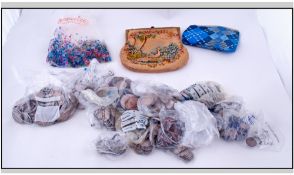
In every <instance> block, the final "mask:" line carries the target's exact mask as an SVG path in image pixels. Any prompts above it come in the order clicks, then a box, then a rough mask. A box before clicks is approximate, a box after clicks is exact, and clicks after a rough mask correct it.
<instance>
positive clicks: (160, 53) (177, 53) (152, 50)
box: [120, 27, 188, 72]
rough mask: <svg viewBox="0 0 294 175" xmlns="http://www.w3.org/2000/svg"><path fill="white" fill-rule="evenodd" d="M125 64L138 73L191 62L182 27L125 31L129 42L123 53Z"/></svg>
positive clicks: (171, 67)
mask: <svg viewBox="0 0 294 175" xmlns="http://www.w3.org/2000/svg"><path fill="white" fill-rule="evenodd" d="M120 57H121V62H122V64H123V65H124V66H125V67H126V68H128V69H130V70H133V71H137V72H167V71H173V70H177V69H179V68H181V67H183V66H184V65H185V64H186V63H187V62H188V51H187V49H186V48H185V47H184V46H183V44H182V42H181V36H180V28H179V27H164V28H154V27H151V28H141V29H128V30H126V43H125V46H124V47H123V48H122V49H121V53H120Z"/></svg>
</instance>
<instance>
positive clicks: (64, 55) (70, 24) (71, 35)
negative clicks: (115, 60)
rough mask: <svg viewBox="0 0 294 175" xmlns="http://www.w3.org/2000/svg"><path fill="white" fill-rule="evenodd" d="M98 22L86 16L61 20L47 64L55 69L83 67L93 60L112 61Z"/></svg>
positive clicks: (49, 50) (51, 45)
mask: <svg viewBox="0 0 294 175" xmlns="http://www.w3.org/2000/svg"><path fill="white" fill-rule="evenodd" d="M96 26H98V25H97V24H96V21H95V20H94V19H92V18H90V17H85V16H68V17H63V18H59V19H58V22H57V25H56V29H55V32H54V36H53V39H52V40H51V41H50V43H49V48H48V55H47V62H48V63H49V64H50V65H52V66H55V67H83V66H87V65H88V64H89V63H90V61H91V60H92V59H95V60H97V61H99V62H109V61H111V57H110V54H109V52H108V50H107V48H106V45H105V43H103V42H101V41H100V40H99V39H101V37H102V35H101V33H99V30H97V28H96Z"/></svg>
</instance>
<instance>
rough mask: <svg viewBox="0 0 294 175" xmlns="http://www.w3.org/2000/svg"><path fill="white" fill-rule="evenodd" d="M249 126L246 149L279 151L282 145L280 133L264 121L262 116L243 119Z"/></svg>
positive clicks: (282, 138)
mask: <svg viewBox="0 0 294 175" xmlns="http://www.w3.org/2000/svg"><path fill="white" fill-rule="evenodd" d="M244 120H245V121H248V123H249V124H250V130H249V133H248V135H247V138H246V140H245V143H246V145H247V146H248V147H251V148H257V149H261V150H271V151H280V150H281V149H282V147H283V145H284V137H283V135H282V133H281V132H280V131H279V130H278V129H277V128H274V127H273V125H271V124H270V123H269V122H267V121H265V120H264V117H263V114H262V113H260V114H252V115H251V116H249V119H248V117H247V118H245V119H244Z"/></svg>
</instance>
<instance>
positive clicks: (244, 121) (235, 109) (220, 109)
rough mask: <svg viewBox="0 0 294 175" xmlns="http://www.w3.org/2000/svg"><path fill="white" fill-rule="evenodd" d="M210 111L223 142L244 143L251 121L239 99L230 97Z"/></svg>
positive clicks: (249, 114) (250, 116)
mask: <svg viewBox="0 0 294 175" xmlns="http://www.w3.org/2000/svg"><path fill="white" fill-rule="evenodd" d="M210 111H211V112H212V114H213V116H214V117H215V118H216V120H217V128H218V130H219V133H220V137H221V138H222V139H224V140H225V141H244V140H245V139H246V137H247V135H248V132H249V129H250V123H249V122H250V121H252V119H253V118H252V117H254V116H252V115H251V113H249V112H248V111H247V109H246V108H245V106H244V103H243V101H242V100H241V98H239V97H230V98H228V99H226V100H224V101H220V102H218V103H217V104H215V105H214V106H213V107H212V108H211V109H210Z"/></svg>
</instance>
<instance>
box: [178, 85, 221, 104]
mask: <svg viewBox="0 0 294 175" xmlns="http://www.w3.org/2000/svg"><path fill="white" fill-rule="evenodd" d="M180 94H181V96H180V97H179V98H178V99H179V100H181V101H184V100H195V101H199V102H202V103H204V104H205V105H206V106H207V107H208V108H211V107H212V106H214V105H215V104H216V103H217V102H219V101H222V100H224V99H225V98H226V94H225V91H224V89H223V88H222V87H221V85H220V84H218V83H216V82H212V81H207V82H198V83H195V84H193V85H191V86H189V87H188V88H186V89H184V90H182V91H181V92H180Z"/></svg>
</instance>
